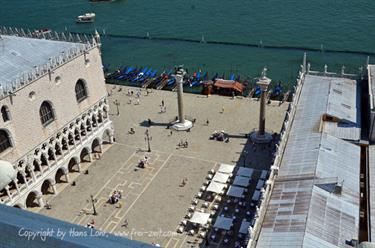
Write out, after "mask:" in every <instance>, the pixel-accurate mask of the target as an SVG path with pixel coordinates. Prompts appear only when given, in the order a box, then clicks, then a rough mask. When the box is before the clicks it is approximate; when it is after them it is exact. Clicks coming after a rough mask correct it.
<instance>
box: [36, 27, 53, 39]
mask: <svg viewBox="0 0 375 248" xmlns="http://www.w3.org/2000/svg"><path fill="white" fill-rule="evenodd" d="M51 32H52V30H51V29H49V28H43V29H37V30H34V31H33V32H32V33H31V34H32V36H33V37H39V36H41V35H45V34H49V33H51Z"/></svg>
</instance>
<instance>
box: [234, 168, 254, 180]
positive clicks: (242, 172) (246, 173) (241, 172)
mask: <svg viewBox="0 0 375 248" xmlns="http://www.w3.org/2000/svg"><path fill="white" fill-rule="evenodd" d="M253 172H254V169H251V168H245V167H240V168H239V169H238V171H237V176H243V177H250V178H251V176H252V175H253Z"/></svg>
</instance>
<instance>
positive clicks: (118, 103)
mask: <svg viewBox="0 0 375 248" xmlns="http://www.w3.org/2000/svg"><path fill="white" fill-rule="evenodd" d="M113 103H114V104H115V105H116V109H117V115H120V109H119V107H118V106H120V102H119V101H117V99H116V100H115V101H114V102H113Z"/></svg>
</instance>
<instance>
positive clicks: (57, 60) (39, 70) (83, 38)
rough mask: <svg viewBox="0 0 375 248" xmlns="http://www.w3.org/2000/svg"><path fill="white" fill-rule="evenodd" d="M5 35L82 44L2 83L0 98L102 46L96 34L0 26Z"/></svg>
mask: <svg viewBox="0 0 375 248" xmlns="http://www.w3.org/2000/svg"><path fill="white" fill-rule="evenodd" d="M1 35H3V36H14V37H20V38H28V39H42V40H51V41H56V42H71V43H78V44H82V46H80V47H78V46H77V47H72V48H70V49H69V50H67V51H66V52H64V53H61V54H59V55H57V56H55V57H52V58H50V59H49V61H47V63H45V64H43V65H39V66H35V67H34V68H33V69H32V70H30V71H27V72H24V73H23V74H22V75H20V76H19V77H17V78H16V79H14V80H12V81H10V82H8V83H6V85H5V86H3V85H0V99H2V98H5V97H6V96H8V95H12V94H13V92H14V91H16V90H18V89H20V88H22V87H23V86H25V85H28V84H30V83H32V82H34V81H35V80H37V79H39V78H41V77H43V76H45V75H50V74H51V72H52V71H53V70H55V69H56V68H58V67H60V66H61V65H63V64H65V63H67V62H69V61H71V60H73V59H75V58H76V57H78V56H80V55H82V54H86V53H87V52H88V51H89V50H91V49H93V48H95V47H97V46H100V39H99V38H98V37H95V36H92V35H91V36H87V35H79V34H74V35H73V34H72V33H61V34H59V33H57V32H52V31H51V32H48V33H46V34H45V33H43V32H41V33H36V32H31V31H30V30H27V31H26V32H25V31H24V30H23V29H22V28H21V29H17V28H10V27H9V28H8V27H1V26H0V37H1Z"/></svg>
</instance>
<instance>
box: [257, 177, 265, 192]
mask: <svg viewBox="0 0 375 248" xmlns="http://www.w3.org/2000/svg"><path fill="white" fill-rule="evenodd" d="M263 186H264V180H262V179H259V180H258V183H257V186H256V189H259V190H260V189H261V188H263Z"/></svg>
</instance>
